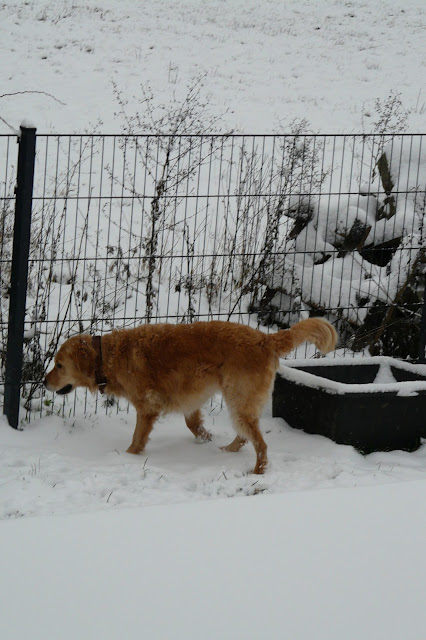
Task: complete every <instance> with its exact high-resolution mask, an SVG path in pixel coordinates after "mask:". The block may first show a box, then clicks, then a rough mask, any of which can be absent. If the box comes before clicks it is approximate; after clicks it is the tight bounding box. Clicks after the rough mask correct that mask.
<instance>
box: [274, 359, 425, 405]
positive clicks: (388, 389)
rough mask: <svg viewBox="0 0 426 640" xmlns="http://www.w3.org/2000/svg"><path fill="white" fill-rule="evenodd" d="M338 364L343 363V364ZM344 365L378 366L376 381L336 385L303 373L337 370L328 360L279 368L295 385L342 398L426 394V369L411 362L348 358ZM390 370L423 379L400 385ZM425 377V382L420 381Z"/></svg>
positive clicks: (331, 381)
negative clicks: (307, 369) (398, 370)
mask: <svg viewBox="0 0 426 640" xmlns="http://www.w3.org/2000/svg"><path fill="white" fill-rule="evenodd" d="M338 362H340V363H342V360H339V361H338ZM344 364H345V365H350V366H353V367H356V366H357V365H359V364H362V365H371V366H377V365H379V368H378V371H377V375H376V377H375V379H374V381H373V382H371V383H368V384H366V383H351V384H349V383H346V382H336V381H335V380H329V379H328V378H324V377H322V376H321V375H315V374H314V373H308V372H307V371H302V370H301V369H302V368H303V367H311V368H313V369H315V367H316V366H320V367H324V366H336V363H335V362H333V360H331V359H329V358H326V359H321V360H309V359H305V360H299V359H297V360H293V361H291V362H290V361H288V362H285V363H284V366H282V367H281V368H280V370H279V374H280V375H281V376H282V377H283V378H286V379H287V380H290V381H291V382H295V383H296V384H302V385H305V386H307V387H310V388H312V389H322V390H323V391H325V392H326V393H336V394H340V395H343V394H345V393H396V394H398V395H399V396H412V395H417V393H418V392H419V391H426V365H413V364H410V363H409V362H400V361H398V360H395V359H394V358H389V357H386V356H374V357H372V358H369V357H364V358H362V359H361V358H346V359H345V361H344ZM391 366H396V367H397V368H398V369H402V370H403V371H408V372H410V373H414V374H416V375H417V376H419V378H420V379H419V380H414V381H401V382H397V381H396V380H395V378H394V376H393V374H392V370H391ZM422 377H423V378H424V380H422V379H421V378H422Z"/></svg>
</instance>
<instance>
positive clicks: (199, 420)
mask: <svg viewBox="0 0 426 640" xmlns="http://www.w3.org/2000/svg"><path fill="white" fill-rule="evenodd" d="M185 422H186V426H187V427H188V429H189V430H190V431H191V432H192V433H193V434H194V436H195V437H196V438H197V439H199V440H202V441H203V442H208V441H209V440H211V439H212V434H211V433H210V432H209V431H207V429H205V428H204V426H203V416H202V414H201V411H200V409H196V411H193V412H192V413H189V414H185Z"/></svg>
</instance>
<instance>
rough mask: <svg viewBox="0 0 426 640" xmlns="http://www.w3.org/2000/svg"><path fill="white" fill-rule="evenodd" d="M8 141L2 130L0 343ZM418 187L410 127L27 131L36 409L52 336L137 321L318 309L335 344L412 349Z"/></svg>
mask: <svg viewBox="0 0 426 640" xmlns="http://www.w3.org/2000/svg"><path fill="white" fill-rule="evenodd" d="M15 156H16V145H15V139H14V138H13V137H10V136H3V137H0V163H1V164H0V171H1V174H0V175H3V176H4V179H3V182H2V184H1V198H0V200H1V221H0V232H1V234H2V242H1V254H0V266H1V286H2V305H1V318H0V322H1V331H2V344H3V345H5V344H6V341H5V337H6V336H5V332H6V330H7V306H8V301H7V292H8V287H9V283H8V277H9V274H10V258H11V238H12V235H11V234H12V230H13V207H14V195H13V187H14V181H15V163H16V160H15ZM425 185H426V152H425V146H424V136H422V135H398V136H395V135H392V136H391V135H374V136H373V135H371V136H369V135H350V136H349V135H348V136H347V135H288V136H285V135H282V136H278V135H276V136H250V135H241V136H238V135H223V136H211V135H206V136H170V135H169V136H153V135H140V136H126V135H112V136H105V135H60V136H57V135H37V154H36V167H35V182H34V193H33V222H32V236H31V237H32V244H31V251H30V262H29V267H28V268H29V284H28V292H27V318H26V325H25V338H26V347H25V361H24V382H25V389H26V391H25V393H26V394H27V395H29V396H31V398H32V407H33V408H34V406H36V404H37V403H35V402H34V399H35V397H36V396H37V393H38V392H36V391H35V390H36V388H37V385H38V383H39V381H40V379H41V378H42V377H43V374H44V371H45V370H46V369H47V368H48V366H49V364H50V362H51V360H52V357H53V355H54V353H55V351H56V349H57V347H58V345H59V344H60V343H61V341H63V340H64V339H65V338H66V337H68V336H70V335H73V334H75V333H78V332H89V333H93V334H94V333H100V334H102V333H104V332H106V331H109V330H111V329H112V328H121V327H131V326H135V325H138V324H142V323H145V322H173V323H176V322H193V321H196V320H209V319H221V320H232V321H238V322H244V323H250V324H252V325H253V326H261V327H265V330H276V329H277V328H285V327H288V326H290V325H291V324H293V323H294V322H297V321H298V320H299V319H300V318H301V317H306V316H307V315H322V316H325V317H327V318H328V319H329V320H331V321H332V322H333V323H334V324H335V326H336V329H337V330H338V333H339V335H340V344H339V347H340V353H341V354H343V355H348V356H349V355H354V354H362V353H366V352H369V353H373V354H376V353H388V354H390V355H394V356H398V357H403V358H408V359H413V360H415V359H416V358H417V357H418V353H419V340H420V334H421V332H422V330H423V328H422V323H421V315H422V313H421V312H422V307H423V293H424V251H425V238H424V233H425V232H424V213H425V201H426V197H425ZM298 355H300V352H299V353H298ZM3 356H4V353H3ZM40 398H41V399H40V402H39V408H40V410H44V409H43V396H42V395H40Z"/></svg>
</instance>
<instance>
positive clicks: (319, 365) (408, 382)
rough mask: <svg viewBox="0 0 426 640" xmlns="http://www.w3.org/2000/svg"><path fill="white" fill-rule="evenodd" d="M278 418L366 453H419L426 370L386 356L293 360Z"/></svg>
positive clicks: (278, 399)
mask: <svg viewBox="0 0 426 640" xmlns="http://www.w3.org/2000/svg"><path fill="white" fill-rule="evenodd" d="M272 413H273V416H274V417H281V418H284V420H285V421H286V422H287V423H288V424H289V425H290V426H291V427H295V428H297V429H303V431H306V432H307V433H316V434H320V435H323V436H327V437H328V438H331V439H332V440H334V441H335V442H337V443H339V444H349V445H352V446H354V447H356V449H358V451H361V452H362V453H371V452H372V451H391V450H393V449H403V450H405V451H414V450H415V449H417V448H418V447H419V446H420V443H421V438H422V437H423V438H424V437H426V365H413V364H410V363H407V362H402V361H400V360H395V359H394V358H388V357H382V356H379V357H375V358H359V359H353V360H352V359H351V360H348V359H342V360H339V359H335V360H332V359H328V358H323V359H319V360H294V361H288V362H286V366H284V367H282V368H281V369H280V371H279V372H278V375H277V377H276V380H275V387H274V392H273V396H272Z"/></svg>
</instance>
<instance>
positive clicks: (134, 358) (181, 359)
mask: <svg viewBox="0 0 426 640" xmlns="http://www.w3.org/2000/svg"><path fill="white" fill-rule="evenodd" d="M336 341H337V334H336V331H335V329H334V327H333V326H332V325H331V324H330V323H329V322H327V321H326V320H323V319H322V318H308V319H306V320H302V321H300V322H298V323H297V324H295V325H293V326H292V327H291V328H290V329H285V330H282V331H278V332H277V333H272V334H266V333H263V332H261V331H259V330H257V329H252V328H251V327H248V326H246V325H242V324H237V323H233V322H221V321H215V320H212V321H209V322H195V323H193V324H186V325H185V324H177V325H172V324H156V325H149V324H146V325H142V326H139V327H136V328H134V329H121V330H116V331H112V332H111V333H108V334H105V335H103V336H102V338H101V337H100V336H90V335H86V334H79V335H76V336H73V337H72V338H69V339H68V340H67V341H66V342H65V343H64V344H63V345H62V346H61V348H60V349H59V351H58V352H57V354H56V356H55V363H54V367H53V369H52V370H51V371H50V372H49V373H48V374H47V375H46V377H45V380H44V384H45V386H46V387H47V389H49V391H55V392H56V393H59V394H61V395H65V394H68V393H70V392H71V391H72V390H73V389H75V388H76V387H86V388H88V389H90V391H92V392H95V391H97V390H100V391H101V392H106V393H107V394H112V395H114V396H117V397H123V398H126V399H127V400H128V401H129V402H131V403H132V404H133V405H134V407H135V408H136V413H137V419H136V428H135V431H134V434H133V439H132V443H131V445H130V446H129V448H128V449H127V451H128V452H129V453H133V454H138V453H141V452H142V451H143V450H144V448H145V445H146V443H147V440H148V436H149V434H150V432H151V430H152V428H153V426H154V423H155V421H156V419H157V418H158V417H159V416H160V415H161V414H166V413H170V412H176V411H177V412H182V413H183V415H184V417H185V421H186V425H187V427H188V428H189V430H190V431H191V432H192V433H193V434H194V436H195V437H196V438H198V439H199V440H202V441H208V440H210V439H211V434H210V433H209V432H208V431H207V430H206V429H205V428H204V426H203V419H202V414H201V407H202V405H203V404H204V403H205V402H206V401H207V400H208V399H209V398H210V397H211V396H212V395H213V394H214V393H216V392H218V391H220V392H221V393H222V395H223V398H224V399H225V402H226V404H227V407H228V409H229V412H230V415H231V418H232V424H233V427H234V429H235V431H236V434H237V435H236V437H235V439H234V440H233V442H231V443H230V444H229V445H228V446H227V447H223V449H224V450H225V451H233V452H235V451H239V450H240V449H241V447H242V446H243V445H244V444H245V443H246V442H247V441H248V440H249V441H250V442H251V443H252V445H253V447H254V449H255V452H256V464H255V467H254V469H253V473H256V474H261V473H263V472H264V471H265V469H266V465H267V461H268V459H267V447H266V443H265V441H264V439H263V437H262V434H261V432H260V429H259V416H260V414H261V411H262V407H263V405H264V404H265V402H266V401H267V399H268V397H269V395H270V393H271V389H272V385H273V382H274V378H275V374H276V371H277V368H278V365H279V357H280V356H284V355H286V354H288V353H289V352H291V351H293V349H295V348H296V347H297V346H298V345H300V344H302V343H303V342H311V343H313V344H315V346H316V347H317V348H318V349H319V350H320V351H321V352H322V353H327V352H328V351H331V350H332V349H334V348H335V346H336Z"/></svg>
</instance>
